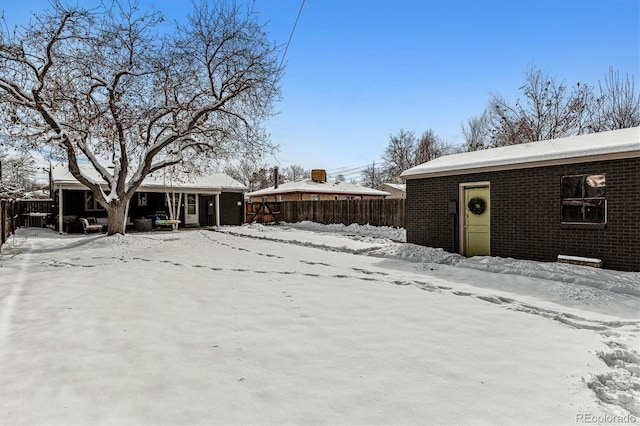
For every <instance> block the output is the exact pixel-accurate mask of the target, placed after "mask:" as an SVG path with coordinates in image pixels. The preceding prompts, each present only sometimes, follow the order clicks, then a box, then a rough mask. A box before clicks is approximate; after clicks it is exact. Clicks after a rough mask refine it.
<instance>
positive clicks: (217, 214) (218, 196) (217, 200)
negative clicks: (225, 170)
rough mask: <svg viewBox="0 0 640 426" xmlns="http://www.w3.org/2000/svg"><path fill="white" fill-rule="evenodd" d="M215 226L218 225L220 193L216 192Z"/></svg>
mask: <svg viewBox="0 0 640 426" xmlns="http://www.w3.org/2000/svg"><path fill="white" fill-rule="evenodd" d="M216 226H220V194H216Z"/></svg>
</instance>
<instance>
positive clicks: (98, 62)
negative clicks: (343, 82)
mask: <svg viewBox="0 0 640 426" xmlns="http://www.w3.org/2000/svg"><path fill="white" fill-rule="evenodd" d="M162 21H163V18H162V16H161V15H160V14H159V13H157V12H141V11H140V10H139V9H138V6H137V4H136V3H135V0H132V1H131V2H129V1H124V0H123V1H120V0H115V1H113V2H111V3H108V4H107V5H106V6H105V5H103V6H101V7H100V8H98V9H92V10H88V9H84V8H81V7H69V6H63V5H62V3H61V2H60V0H52V2H51V8H50V9H49V10H47V11H45V12H43V13H41V14H38V15H36V16H35V22H34V23H33V24H30V25H29V26H28V27H25V28H22V29H19V28H18V29H16V30H15V31H9V30H8V28H7V27H6V25H5V26H4V29H3V30H0V31H1V32H0V130H2V131H4V132H5V133H7V134H9V135H10V136H11V137H12V139H13V140H17V141H19V142H20V143H21V144H26V145H28V146H29V147H34V148H37V147H40V148H42V147H43V146H46V147H47V148H48V149H50V150H51V151H52V152H53V154H54V155H56V156H61V157H63V158H65V159H66V160H68V163H69V170H70V172H71V173H72V174H73V176H74V177H75V178H76V179H77V180H78V181H79V182H80V183H82V184H83V185H84V186H86V187H87V188H89V189H90V190H91V191H92V193H93V194H94V196H95V199H96V200H97V201H98V202H99V203H100V204H101V205H102V206H103V207H104V208H105V209H106V211H107V214H108V216H109V225H108V226H109V234H113V233H124V230H125V228H124V225H125V216H126V213H125V212H126V208H127V205H128V202H129V199H130V198H131V197H132V196H133V194H134V192H135V191H136V189H137V188H138V187H139V185H140V184H141V183H142V180H143V179H144V177H145V176H146V175H148V174H149V173H151V172H154V171H157V170H161V169H164V168H166V167H169V166H173V168H174V169H177V170H179V171H192V172H196V173H199V172H204V171H206V170H207V168H208V167H209V165H210V164H211V161H212V160H213V159H216V160H219V159H224V158H230V157H233V156H234V155H238V156H242V155H244V154H247V153H252V152H270V151H272V150H273V149H274V148H273V145H272V144H271V143H270V142H269V141H268V138H267V137H266V136H265V133H264V131H263V129H262V127H261V124H262V123H263V122H264V120H265V119H266V118H267V117H268V116H269V115H270V114H271V113H272V104H273V101H274V100H276V99H277V98H278V97H279V88H278V86H277V84H278V81H279V78H280V76H281V73H282V70H281V69H280V67H279V66H278V61H277V56H278V49H277V47H276V46H274V45H272V44H271V43H270V42H269V41H268V39H267V34H266V32H265V28H264V26H263V25H262V24H260V23H259V22H258V20H257V17H256V14H255V13H254V12H253V11H252V10H251V9H244V8H242V7H240V6H238V5H236V4H235V3H234V2H231V3H225V2H224V1H222V0H220V1H212V2H207V1H204V0H202V1H200V2H198V3H195V4H194V10H193V11H192V13H191V15H190V16H189V17H188V21H187V23H186V24H176V25H177V27H176V30H175V33H173V34H158V33H157V28H158V24H159V23H160V22H162ZM83 159H85V160H86V161H87V163H88V164H90V165H91V167H92V168H93V169H95V171H97V173H98V174H99V176H100V177H101V178H102V180H104V181H105V182H106V186H103V185H101V184H100V182H97V181H96V180H95V179H92V178H91V177H90V175H89V174H85V172H84V171H83V170H82V169H81V167H79V161H83ZM105 164H106V165H105ZM111 167H112V168H111Z"/></svg>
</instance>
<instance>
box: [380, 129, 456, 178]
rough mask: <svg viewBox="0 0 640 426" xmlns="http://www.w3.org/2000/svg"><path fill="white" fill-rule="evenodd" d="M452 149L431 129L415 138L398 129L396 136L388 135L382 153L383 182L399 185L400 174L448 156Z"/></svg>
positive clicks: (412, 133)
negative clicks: (385, 147) (386, 143)
mask: <svg viewBox="0 0 640 426" xmlns="http://www.w3.org/2000/svg"><path fill="white" fill-rule="evenodd" d="M452 150H453V148H452V147H451V146H450V145H449V144H447V143H446V142H445V141H443V140H442V139H440V138H439V137H438V136H436V134H435V132H434V131H433V130H431V129H429V130H427V131H425V132H423V133H422V135H420V137H419V138H416V135H415V133H414V132H410V131H406V130H404V129H400V132H398V134H397V135H389V144H388V145H387V149H386V150H385V152H384V155H383V157H382V158H383V160H384V170H383V173H381V175H382V176H384V179H385V181H389V182H397V183H401V182H402V179H400V174H401V173H402V172H403V171H405V170H407V169H410V168H411V167H414V166H417V165H418V164H422V163H425V162H427V161H430V160H433V159H434V158H437V157H440V156H441V155H445V154H448V153H449V152H451V151H452Z"/></svg>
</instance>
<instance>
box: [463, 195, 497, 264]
mask: <svg viewBox="0 0 640 426" xmlns="http://www.w3.org/2000/svg"><path fill="white" fill-rule="evenodd" d="M489 206H490V203H489V187H486V186H485V187H480V188H465V190H464V254H465V255H466V256H487V255H489V254H491V249H490V248H491V241H490V237H489V236H490V229H489V226H490V216H491V215H490V208H489Z"/></svg>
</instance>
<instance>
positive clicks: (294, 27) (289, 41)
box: [278, 0, 305, 69]
mask: <svg viewBox="0 0 640 426" xmlns="http://www.w3.org/2000/svg"><path fill="white" fill-rule="evenodd" d="M304 2H305V0H302V2H301V3H300V9H299V10H298V16H296V21H295V22H294V23H293V28H291V34H289V40H287V45H286V46H285V47H284V52H283V53H282V59H280V66H278V68H280V69H282V64H283V63H284V58H285V56H287V51H288V50H289V44H291V39H292V38H293V33H294V32H295V31H296V27H297V26H298V20H299V19H300V15H301V14H302V8H303V7H304Z"/></svg>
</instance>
